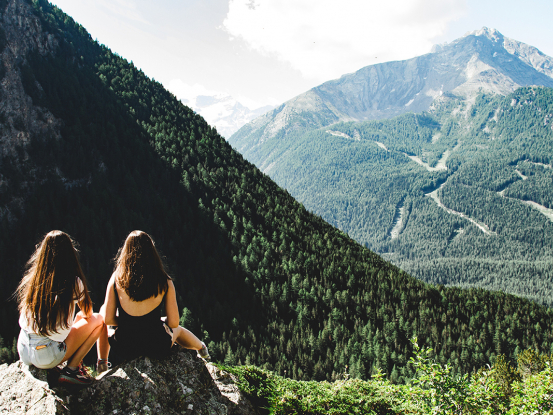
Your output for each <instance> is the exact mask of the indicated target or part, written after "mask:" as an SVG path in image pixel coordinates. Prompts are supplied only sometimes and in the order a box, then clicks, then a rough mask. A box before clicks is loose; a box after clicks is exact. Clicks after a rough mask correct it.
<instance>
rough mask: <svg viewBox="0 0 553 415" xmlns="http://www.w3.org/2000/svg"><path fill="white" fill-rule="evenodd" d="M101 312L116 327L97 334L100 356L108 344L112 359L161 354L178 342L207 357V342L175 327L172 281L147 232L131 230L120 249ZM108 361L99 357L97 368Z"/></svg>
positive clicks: (174, 301) (176, 309)
mask: <svg viewBox="0 0 553 415" xmlns="http://www.w3.org/2000/svg"><path fill="white" fill-rule="evenodd" d="M100 313H101V314H102V315H103V316H104V320H105V323H106V325H108V326H116V327H117V328H116V330H115V332H114V333H113V334H112V335H111V336H109V337H108V333H107V330H105V331H104V332H103V333H102V335H101V336H100V338H99V340H98V352H99V356H105V355H106V352H105V351H106V349H108V350H109V349H110V348H111V351H110V354H111V356H112V360H119V361H120V360H131V359H134V358H136V357H139V356H149V357H154V358H162V357H164V356H166V355H167V354H168V353H169V351H170V349H171V347H172V345H173V344H174V343H175V342H176V343H178V344H180V345H181V346H183V347H185V348H187V349H193V350H198V353H199V355H200V356H201V357H203V358H209V353H208V351H207V348H206V346H205V344H204V343H203V342H201V341H200V340H199V339H198V338H197V337H196V336H195V335H194V334H193V333H192V332H190V331H189V330H187V329H185V328H183V327H181V326H179V310H178V306H177V297H176V293H175V286H174V284H173V280H172V279H171V277H170V276H169V275H168V274H167V272H166V271H165V269H164V267H163V262H162V261H161V258H160V256H159V253H158V252H157V249H156V248H155V245H154V242H153V240H152V238H151V237H150V236H149V235H148V234H147V233H145V232H142V231H133V232H131V233H130V234H129V236H128V237H127V239H126V240H125V244H124V245H123V247H122V248H121V249H120V250H119V252H118V254H117V258H116V266H115V271H114V272H113V274H112V276H111V279H110V280H109V283H108V286H107V289H106V298H105V301H104V305H103V306H102V308H101V310H100ZM163 315H165V316H166V317H162V316H163ZM108 341H109V342H108ZM109 366H110V365H109V363H108V362H107V361H106V360H105V359H98V364H97V369H98V372H103V371H105V370H107V369H108V367H109Z"/></svg>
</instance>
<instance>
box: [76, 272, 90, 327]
mask: <svg viewBox="0 0 553 415" xmlns="http://www.w3.org/2000/svg"><path fill="white" fill-rule="evenodd" d="M77 285H78V287H79V292H80V293H81V294H83V291H84V289H85V288H84V284H83V282H82V281H81V279H80V278H77ZM83 295H84V294H83ZM77 305H78V306H79V312H78V313H77V316H80V317H82V318H90V317H92V306H91V307H90V308H89V309H88V313H85V312H84V310H85V307H84V305H83V303H82V302H81V301H78V302H77Z"/></svg>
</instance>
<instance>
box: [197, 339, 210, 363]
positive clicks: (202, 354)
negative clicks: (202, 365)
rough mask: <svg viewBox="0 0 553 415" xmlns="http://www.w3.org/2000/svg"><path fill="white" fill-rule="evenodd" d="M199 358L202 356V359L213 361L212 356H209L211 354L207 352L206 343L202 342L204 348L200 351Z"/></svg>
mask: <svg viewBox="0 0 553 415" xmlns="http://www.w3.org/2000/svg"><path fill="white" fill-rule="evenodd" d="M198 356H200V357H201V358H202V359H205V360H209V359H211V356H210V355H209V352H208V351H207V347H206V345H205V343H204V342H202V348H201V349H200V350H198Z"/></svg>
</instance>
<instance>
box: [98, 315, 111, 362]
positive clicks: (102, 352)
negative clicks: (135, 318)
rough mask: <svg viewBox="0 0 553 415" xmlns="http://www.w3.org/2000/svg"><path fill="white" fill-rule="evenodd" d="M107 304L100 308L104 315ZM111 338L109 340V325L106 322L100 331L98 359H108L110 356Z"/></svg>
mask: <svg viewBox="0 0 553 415" xmlns="http://www.w3.org/2000/svg"><path fill="white" fill-rule="evenodd" d="M105 307H106V306H105V305H103V306H102V307H101V308H100V314H102V315H104V314H103V313H102V311H103V309H105ZM109 349H110V347H109V340H108V326H106V325H105V324H104V328H103V329H102V332H101V333H100V337H98V341H97V342H96V350H97V351H98V359H102V360H107V359H108V356H109Z"/></svg>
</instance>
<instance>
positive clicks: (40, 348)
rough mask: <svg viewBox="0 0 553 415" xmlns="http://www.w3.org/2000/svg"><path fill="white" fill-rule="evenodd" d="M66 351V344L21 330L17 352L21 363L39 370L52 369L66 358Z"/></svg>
mask: <svg viewBox="0 0 553 415" xmlns="http://www.w3.org/2000/svg"><path fill="white" fill-rule="evenodd" d="M66 349H67V346H66V345H65V342H57V341H54V340H52V339H50V338H48V337H45V336H41V335H39V334H35V333H27V332H26V331H25V330H21V332H20V333H19V338H18V339H17V352H18V353H19V358H20V359H21V361H22V362H23V363H25V364H26V365H33V366H36V367H38V368H39V369H51V368H53V367H56V366H57V365H59V364H60V363H61V362H62V361H63V358H64V357H65V351H66Z"/></svg>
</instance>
